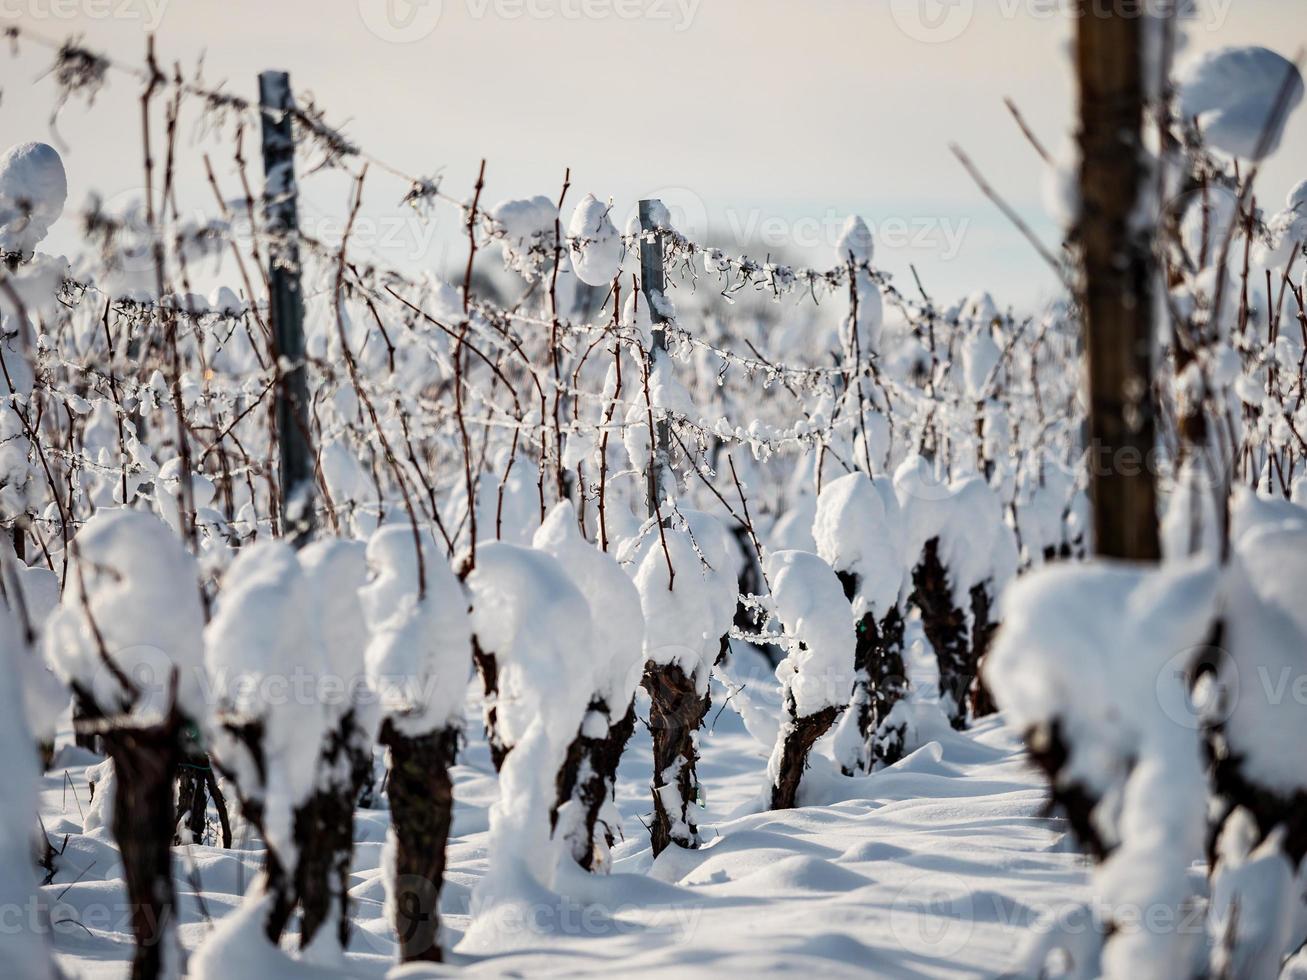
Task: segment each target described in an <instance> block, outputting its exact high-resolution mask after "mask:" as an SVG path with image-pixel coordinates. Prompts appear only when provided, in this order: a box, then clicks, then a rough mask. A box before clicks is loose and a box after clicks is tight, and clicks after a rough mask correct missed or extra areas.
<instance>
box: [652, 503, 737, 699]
mask: <svg viewBox="0 0 1307 980" xmlns="http://www.w3.org/2000/svg"><path fill="white" fill-rule="evenodd" d="M682 516H683V517H684V518H685V520H686V526H685V527H684V528H675V527H673V528H668V529H666V530H665V531H664V532H663V534H662V535H660V534H659V533H658V531H657V529H654V530H652V531H651V532H649V533H648V535H647V536H646V538H645V541H644V545H643V551H642V553H641V554H642V557H640V559H639V564H638V567H637V571H636V573H635V584H636V587H637V588H638V589H639V591H640V604H641V607H642V608H643V609H644V621H645V627H646V628H645V638H644V651H645V659H646V660H647V661H648V662H650V663H654V664H658V665H660V666H677V667H680V668H681V670H682V672H683V673H684V674H685V676H686V677H690V678H693V679H694V681H695V684H696V686H697V688H698V690H699V691H700V693H702V692H704V691H706V690H707V689H708V676H709V673H710V671H711V670H712V665H713V662H714V661H715V660H716V659H717V656H718V654H719V653H720V652H721V638H722V637H723V636H725V635H726V632H727V631H728V630H729V629H730V626H731V621H732V619H733V618H734V616H735V604H736V599H737V594H736V578H735V574H734V568H733V567H732V562H731V557H730V556H731V544H730V539H729V536H728V535H727V533H726V529H725V528H723V527H722V526H721V523H720V522H719V521H718V520H717V519H716V518H714V517H713V516H712V515H710V514H705V513H702V512H700V511H683V512H682ZM664 541H665V548H664ZM669 563H670V566H671V571H670V572H669V569H668V565H669Z"/></svg>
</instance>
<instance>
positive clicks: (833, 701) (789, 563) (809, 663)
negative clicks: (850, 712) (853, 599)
mask: <svg viewBox="0 0 1307 980" xmlns="http://www.w3.org/2000/svg"><path fill="white" fill-rule="evenodd" d="M765 568H766V570H767V580H768V581H769V582H770V583H771V589H772V593H771V597H772V601H773V603H774V604H775V610H776V616H777V618H778V619H779V620H780V622H781V625H782V626H783V628H784V630H785V636H786V639H787V640H788V641H789V651H788V654H787V655H786V658H785V659H784V660H783V661H782V662H781V665H780V666H779V667H777V668H776V677H777V679H778V680H779V681H780V682H781V687H782V688H783V689H784V691H785V692H786V693H788V694H789V695H791V696H793V698H794V707H795V711H796V713H797V715H798V716H799V717H800V718H802V717H805V716H807V715H814V714H816V713H817V712H819V711H821V710H822V709H823V708H828V707H834V708H843V707H844V704H845V703H846V702H847V701H848V697H849V691H850V689H851V688H852V687H853V648H854V645H855V637H856V634H855V632H854V620H853V612H852V610H851V609H850V608H849V601H848V600H847V599H845V598H844V589H843V588H842V587H841V586H840V580H839V579H838V578H837V577H836V576H835V572H834V571H833V570H832V569H831V567H830V565H828V564H826V562H824V561H822V560H821V558H819V557H817V556H816V555H813V554H809V553H807V552H803V551H775V552H772V553H771V554H770V555H768V556H767V561H766V564H765Z"/></svg>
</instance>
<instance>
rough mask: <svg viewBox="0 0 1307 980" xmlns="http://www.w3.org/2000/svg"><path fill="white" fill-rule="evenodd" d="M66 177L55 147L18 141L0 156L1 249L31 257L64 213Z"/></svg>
mask: <svg viewBox="0 0 1307 980" xmlns="http://www.w3.org/2000/svg"><path fill="white" fill-rule="evenodd" d="M67 198H68V177H67V175H66V174H65V173H64V165H63V161H62V160H61V159H60V158H59V153H58V151H57V150H55V149H54V147H52V146H49V145H48V144H45V143H18V144H16V145H14V146H11V147H10V148H9V149H8V150H6V151H5V154H4V156H0V252H17V253H19V254H20V255H21V256H22V257H23V258H30V257H31V255H32V251H33V250H34V249H35V248H36V246H37V245H38V244H40V242H41V240H42V239H43V238H45V236H46V234H47V233H48V232H49V230H50V226H51V225H52V224H54V223H55V222H56V221H58V220H59V216H60V215H61V214H63V210H64V202H65V201H66V200H67Z"/></svg>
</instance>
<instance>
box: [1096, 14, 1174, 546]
mask: <svg viewBox="0 0 1307 980" xmlns="http://www.w3.org/2000/svg"><path fill="white" fill-rule="evenodd" d="M1091 5H1092V4H1091V2H1090V0H1080V3H1079V6H1080V8H1081V9H1080V11H1079V13H1080V16H1079V17H1078V18H1077V20H1076V25H1077V29H1076V74H1077V76H1078V79H1079V89H1080V150H1081V168H1080V197H1081V202H1082V204H1081V213H1080V220H1079V222H1078V224H1077V227H1076V229H1075V238H1076V240H1077V241H1078V242H1079V245H1080V249H1081V253H1082V256H1083V263H1084V281H1083V289H1084V296H1083V308H1084V318H1085V338H1086V350H1087V354H1088V364H1089V405H1090V409H1089V438H1090V447H1089V448H1090V497H1091V498H1092V501H1093V511H1094V540H1095V549H1096V552H1097V553H1098V554H1099V555H1102V556H1104V557H1111V558H1127V559H1135V560H1141V561H1156V560H1157V559H1158V558H1159V557H1160V555H1161V547H1160V544H1159V541H1158V526H1157V490H1156V485H1155V473H1154V472H1153V462H1154V451H1155V444H1156V421H1155V406H1154V399H1153V395H1152V345H1153V281H1154V277H1155V269H1154V264H1155V262H1154V258H1153V235H1154V228H1153V220H1152V217H1151V216H1150V215H1149V214H1147V213H1146V212H1145V210H1144V208H1143V207H1141V205H1140V202H1141V201H1143V200H1145V199H1146V197H1147V193H1146V192H1147V185H1148V183H1149V181H1150V179H1151V176H1150V174H1151V168H1150V167H1149V165H1148V163H1147V162H1146V158H1145V154H1144V149H1143V139H1142V131H1143V122H1144V119H1143V106H1144V98H1145V90H1146V84H1145V79H1144V68H1143V62H1144V58H1143V50H1144V41H1143V31H1144V30H1145V28H1146V26H1147V25H1146V24H1145V21H1146V20H1148V19H1149V18H1144V17H1140V16H1139V12H1138V10H1130V9H1125V8H1133V7H1137V6H1138V5H1137V4H1124V3H1123V4H1108V5H1106V6H1104V7H1103V9H1097V7H1099V6H1103V5H1101V4H1100V5H1096V6H1095V9H1093V10H1089V9H1086V8H1088V7H1090V6H1091Z"/></svg>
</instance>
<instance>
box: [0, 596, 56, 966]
mask: <svg viewBox="0 0 1307 980" xmlns="http://www.w3.org/2000/svg"><path fill="white" fill-rule="evenodd" d="M30 656H31V653H30V652H29V651H28V650H26V649H25V645H24V644H23V642H22V640H21V639H20V637H19V632H18V628H17V624H16V623H15V622H14V621H13V617H12V616H11V615H10V614H9V612H8V611H7V610H4V609H0V744H3V745H4V746H5V752H4V753H3V758H2V761H0V782H3V785H4V787H5V791H4V793H0V861H3V862H4V867H5V873H4V874H3V875H0V907H3V908H5V909H6V910H9V912H10V913H13V912H15V911H16V912H17V913H18V915H19V916H30V918H28V919H27V922H26V923H25V924H26V926H27V927H26V928H24V927H23V926H24V923H23V922H22V920H21V919H19V920H18V921H17V923H15V920H14V919H12V918H10V919H8V920H7V922H6V925H5V929H4V932H5V933H6V938H5V947H4V959H5V970H6V971H7V972H8V973H9V975H11V976H14V977H24V978H31V980H54V977H55V972H54V957H53V954H52V952H51V949H50V945H49V931H48V930H49V925H48V922H49V910H48V907H47V906H46V904H45V896H44V895H42V894H40V893H38V892H37V888H36V878H35V874H34V872H35V869H34V868H33V867H32V841H33V838H34V835H35V834H36V833H37V826H38V825H37V823H36V819H37V813H38V805H37V786H38V782H37V781H38V776H39V767H38V766H37V760H36V751H35V744H34V740H33V738H32V733H31V729H30V728H28V726H27V712H26V710H25V708H24V703H23V702H24V692H23V684H22V677H23V669H22V661H23V660H25V659H27V658H29V657H30ZM15 924H17V925H18V927H17V928H15V927H14V926H15Z"/></svg>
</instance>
